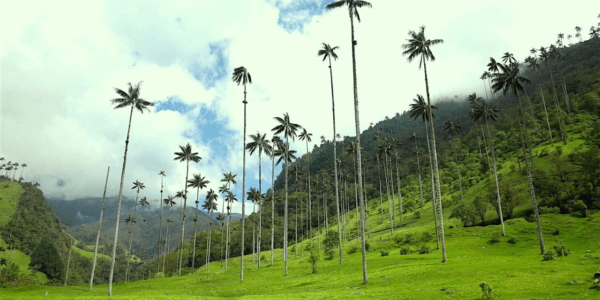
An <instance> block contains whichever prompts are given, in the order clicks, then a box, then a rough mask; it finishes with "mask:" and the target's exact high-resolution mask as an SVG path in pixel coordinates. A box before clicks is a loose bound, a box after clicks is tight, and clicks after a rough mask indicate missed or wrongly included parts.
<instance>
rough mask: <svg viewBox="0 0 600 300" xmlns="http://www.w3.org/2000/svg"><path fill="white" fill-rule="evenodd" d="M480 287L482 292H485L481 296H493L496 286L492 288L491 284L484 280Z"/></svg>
mask: <svg viewBox="0 0 600 300" xmlns="http://www.w3.org/2000/svg"><path fill="white" fill-rule="evenodd" d="M479 287H480V288H481V292H482V293H483V295H482V296H481V298H484V297H485V298H488V299H490V298H492V290H493V289H494V288H492V286H491V285H489V284H487V283H486V282H482V283H480V284H479Z"/></svg>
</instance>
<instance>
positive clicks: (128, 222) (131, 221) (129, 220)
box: [125, 214, 137, 282]
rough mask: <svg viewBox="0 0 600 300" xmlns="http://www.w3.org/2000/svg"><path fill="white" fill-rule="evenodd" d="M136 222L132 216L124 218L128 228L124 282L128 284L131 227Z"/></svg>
mask: <svg viewBox="0 0 600 300" xmlns="http://www.w3.org/2000/svg"><path fill="white" fill-rule="evenodd" d="M136 223H137V220H136V218H135V216H134V215H132V214H129V216H127V218H125V224H127V225H128V226H129V227H128V228H129V230H128V231H129V252H128V253H127V269H126V270H125V282H129V262H130V261H131V226H133V224H136Z"/></svg>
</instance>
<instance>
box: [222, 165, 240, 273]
mask: <svg viewBox="0 0 600 300" xmlns="http://www.w3.org/2000/svg"><path fill="white" fill-rule="evenodd" d="M229 174H231V172H229ZM223 175H225V173H223ZM231 176H232V177H233V180H235V176H236V175H233V174H231ZM224 179H225V177H224V178H223V179H221V182H223V180H224ZM227 191H229V188H228V187H227V184H223V185H222V186H221V187H219V193H220V194H222V195H223V198H224V197H225V196H224V195H225V194H227ZM220 216H221V220H220V221H225V220H226V217H225V216H226V215H225V199H223V201H222V202H221V214H220ZM223 225H225V223H224V222H221V268H222V267H223V253H224V252H225V243H223V236H225V235H226V234H225V233H223ZM226 268H227V266H226Z"/></svg>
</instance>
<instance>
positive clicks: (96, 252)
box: [90, 166, 110, 291]
mask: <svg viewBox="0 0 600 300" xmlns="http://www.w3.org/2000/svg"><path fill="white" fill-rule="evenodd" d="M109 173H110V166H109V167H108V171H106V182H105V183H104V194H102V206H101V207H100V220H99V221H98V235H96V247H95V248H94V259H93V260H92V274H91V275H90V291H91V290H92V287H93V285H94V271H95V270H96V259H97V258H98V243H99V242H100V232H101V231H102V217H103V216H104V199H106V187H107V186H108V174H109Z"/></svg>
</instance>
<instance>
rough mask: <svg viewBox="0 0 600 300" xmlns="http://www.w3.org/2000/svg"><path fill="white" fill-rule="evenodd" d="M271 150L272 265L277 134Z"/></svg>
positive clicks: (280, 144)
mask: <svg viewBox="0 0 600 300" xmlns="http://www.w3.org/2000/svg"><path fill="white" fill-rule="evenodd" d="M271 142H272V143H273V152H271V155H270V156H271V191H272V193H271V265H273V257H274V252H273V251H274V247H275V151H277V149H281V147H282V143H283V142H282V141H281V138H279V137H278V136H276V135H275V136H273V138H272V139H271Z"/></svg>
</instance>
